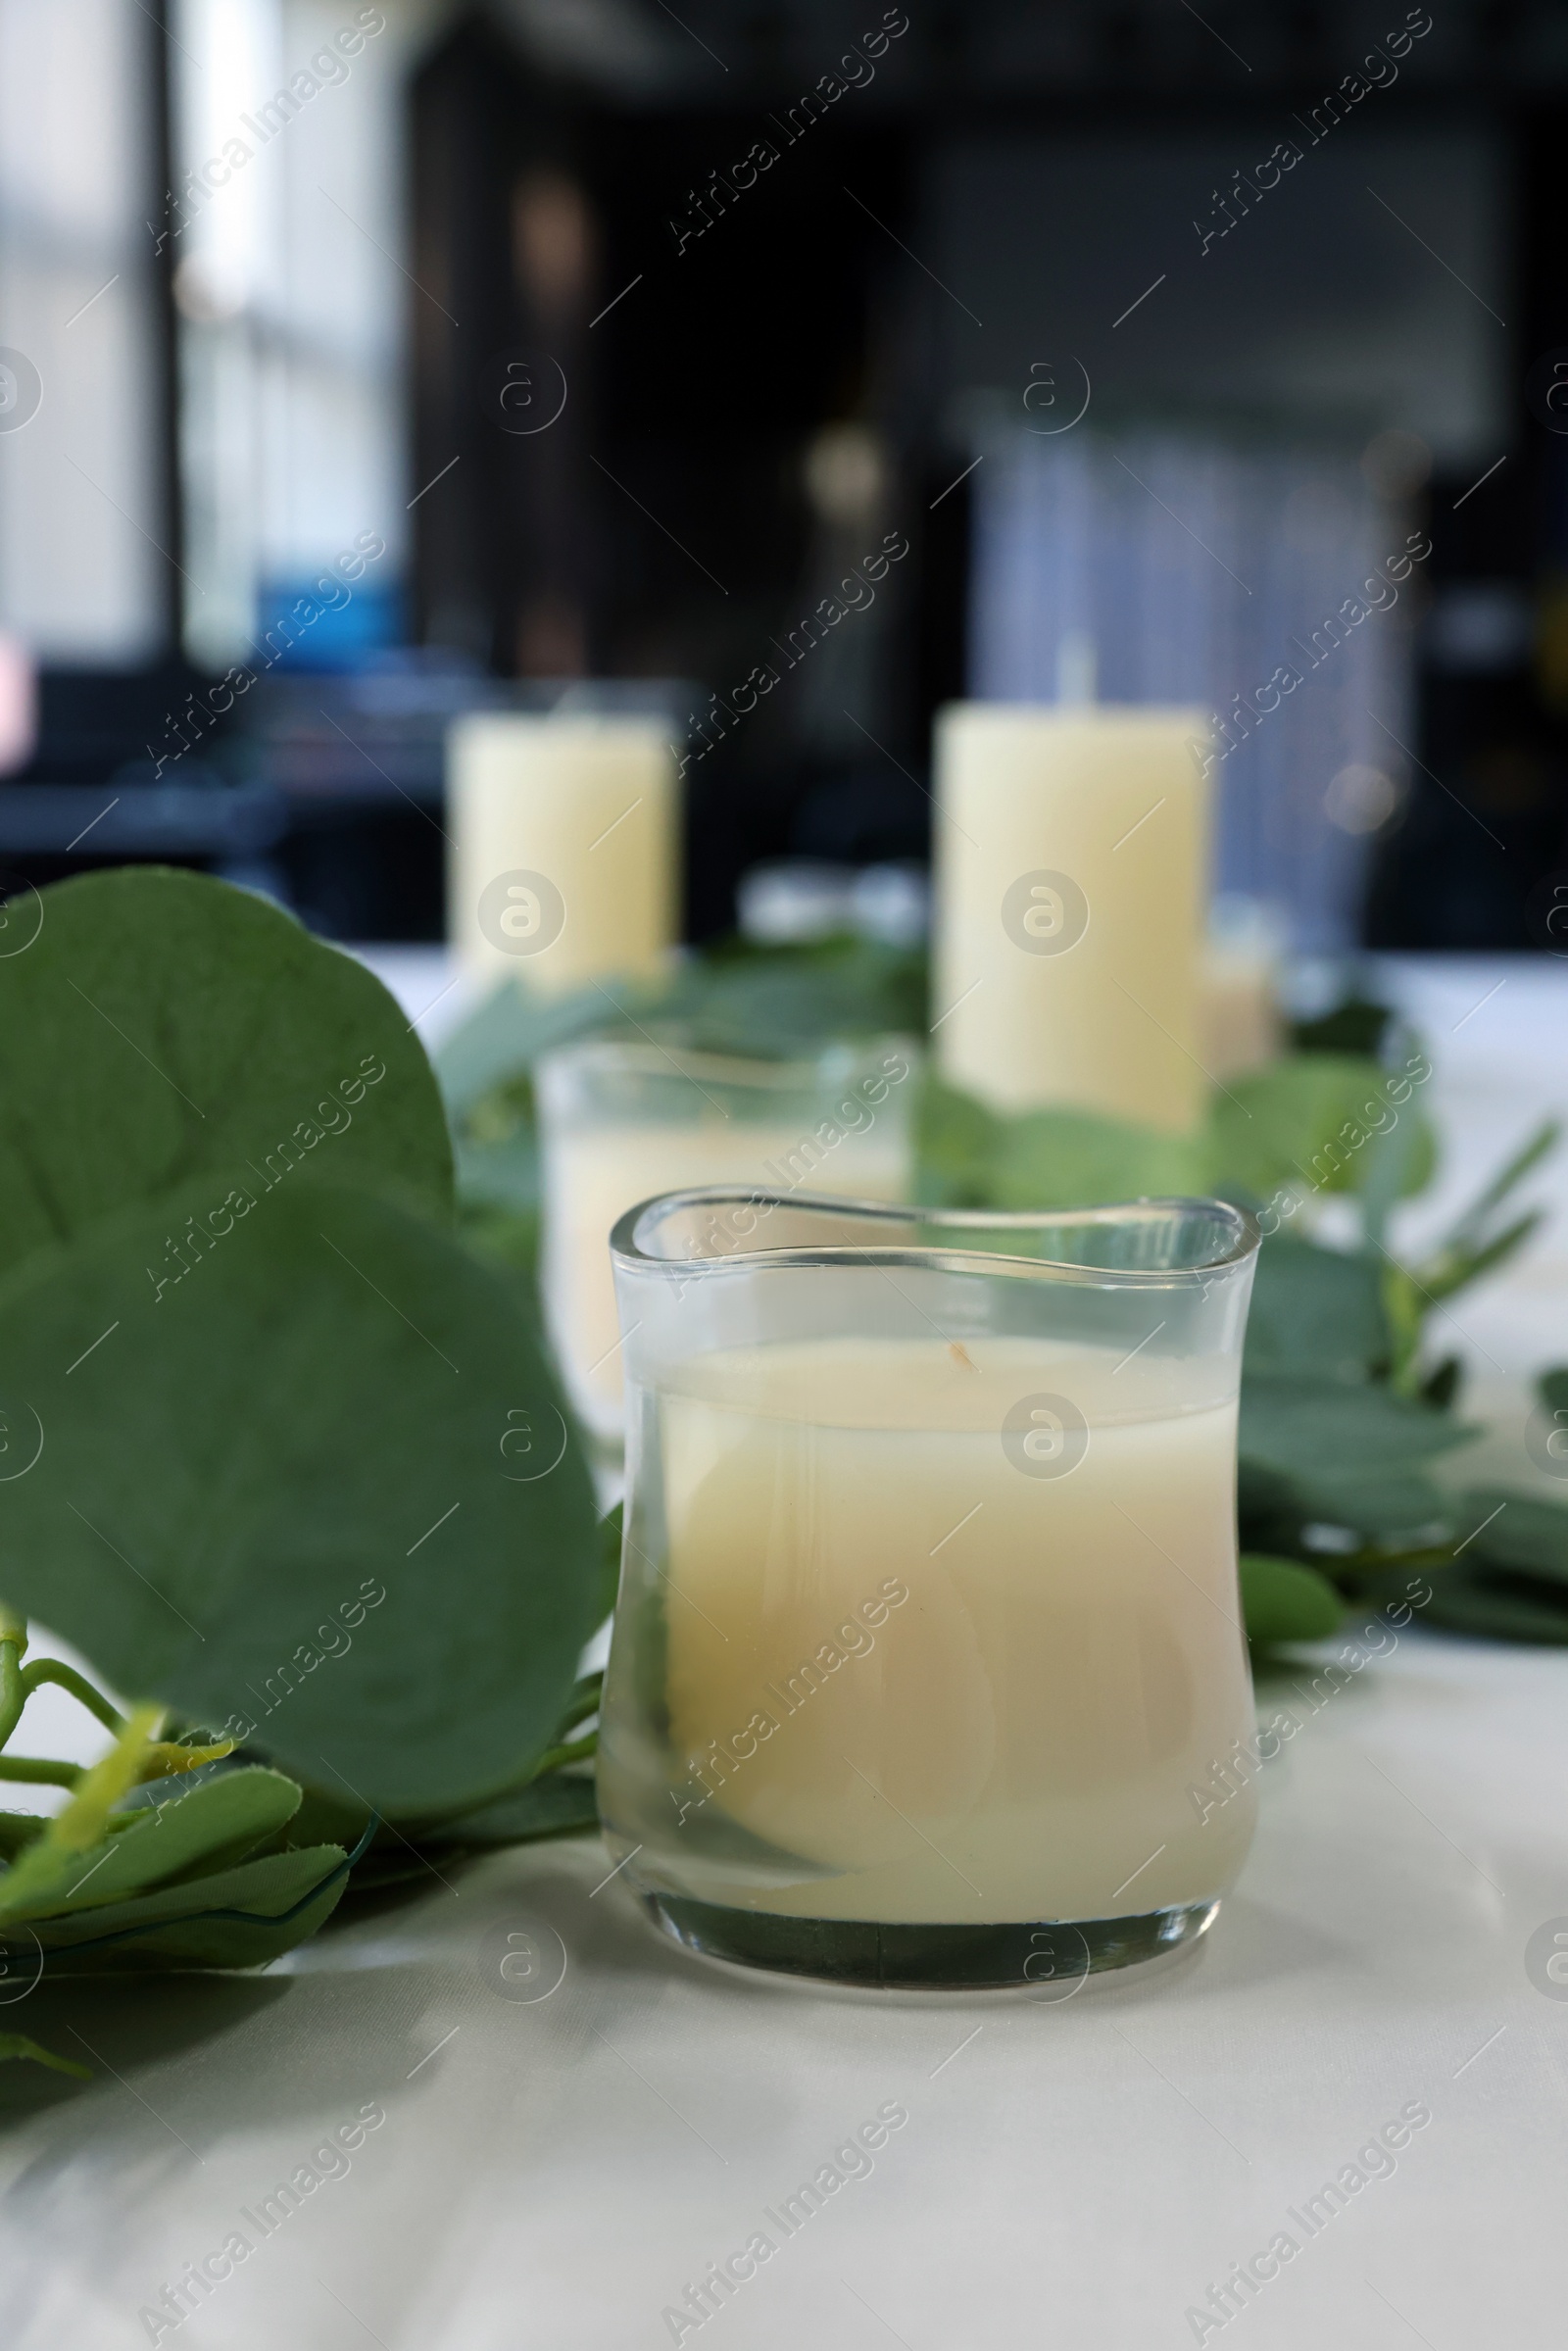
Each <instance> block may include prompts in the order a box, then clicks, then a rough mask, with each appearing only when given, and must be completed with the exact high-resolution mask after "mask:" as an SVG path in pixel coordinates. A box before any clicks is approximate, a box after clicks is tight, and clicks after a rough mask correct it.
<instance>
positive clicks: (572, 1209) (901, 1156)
mask: <svg viewBox="0 0 1568 2351" xmlns="http://www.w3.org/2000/svg"><path fill="white" fill-rule="evenodd" d="M694 1091H695V1089H694ZM862 1115H863V1112H862ZM814 1133H815V1130H814V1129H812V1128H810V1127H808V1128H807V1129H806V1130H805V1135H804V1137H803V1130H802V1127H801V1125H800V1124H799V1123H798V1122H797V1123H796V1124H794V1125H786V1124H784V1123H782V1122H772V1121H770V1122H763V1121H760V1120H759V1121H752V1120H745V1119H739V1118H729V1119H722V1118H719V1117H717V1116H714V1117H712V1118H711V1119H702V1120H698V1119H695V1118H694V1119H692V1120H691V1121H690V1122H689V1123H688V1124H676V1123H674V1122H672V1121H665V1122H662V1123H654V1122H651V1121H650V1122H648V1123H646V1124H643V1123H638V1124H631V1123H625V1124H616V1125H613V1126H579V1127H568V1126H555V1125H551V1124H550V1123H547V1125H546V1129H545V1146H544V1194H545V1213H544V1236H543V1242H544V1246H543V1250H542V1264H541V1269H540V1271H541V1288H542V1291H543V1295H544V1305H545V1316H546V1321H547V1323H548V1326H549V1330H550V1336H551V1339H552V1341H553V1343H554V1346H555V1349H556V1354H557V1357H558V1359H559V1361H560V1364H561V1369H562V1374H563V1376H564V1380H565V1383H566V1390H567V1394H568V1395H569V1396H570V1398H571V1402H572V1404H573V1406H574V1408H575V1410H576V1412H577V1414H578V1416H579V1418H580V1419H581V1420H583V1421H584V1422H585V1423H586V1425H587V1427H588V1428H589V1429H590V1430H591V1431H592V1432H593V1434H594V1435H595V1436H596V1437H600V1438H602V1439H604V1440H606V1441H607V1442H613V1440H614V1439H616V1438H618V1437H619V1436H620V1435H621V1433H622V1430H623V1427H624V1414H625V1407H624V1402H623V1397H622V1388H623V1381H622V1373H621V1357H620V1346H619V1339H620V1325H619V1322H618V1320H617V1318H616V1313H615V1285H614V1277H613V1270H612V1267H611V1261H610V1233H611V1228H612V1226H613V1225H614V1224H615V1223H616V1221H617V1220H618V1219H619V1218H620V1217H621V1216H623V1215H624V1214H625V1212H626V1210H627V1209H628V1208H634V1207H635V1206H636V1205H637V1202H638V1201H639V1200H654V1199H656V1198H657V1197H658V1195H659V1194H661V1193H662V1192H684V1191H691V1190H695V1189H696V1188H697V1187H698V1186H700V1185H708V1184H746V1185H749V1186H753V1187H755V1188H756V1189H757V1190H759V1191H763V1192H778V1191H788V1190H789V1189H790V1188H791V1187H792V1186H799V1188H800V1189H801V1190H803V1191H807V1192H835V1193H839V1194H842V1195H844V1196H845V1197H847V1198H850V1199H853V1200H903V1199H905V1198H906V1197H907V1192H908V1185H909V1147H908V1130H907V1121H906V1120H905V1118H904V1117H903V1116H902V1115H899V1114H898V1113H897V1112H895V1113H893V1114H890V1115H885V1116H883V1117H881V1118H878V1119H877V1120H876V1121H875V1122H874V1123H872V1124H869V1125H866V1126H864V1127H862V1128H860V1129H858V1130H856V1131H852V1132H849V1133H846V1134H844V1135H843V1137H842V1140H841V1141H840V1142H838V1143H836V1144H834V1145H833V1146H832V1147H831V1149H826V1148H822V1147H821V1146H818V1145H817V1144H816V1143H815V1141H814ZM803 1145H804V1146H805V1147H806V1148H804V1149H803ZM737 1246H739V1245H738V1244H737Z"/></svg>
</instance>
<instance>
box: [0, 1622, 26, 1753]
mask: <svg viewBox="0 0 1568 2351" xmlns="http://www.w3.org/2000/svg"><path fill="white" fill-rule="evenodd" d="M25 1638H26V1637H25V1635H24V1636H23V1639H24V1640H25ZM28 1694H29V1693H28V1689H27V1678H26V1675H25V1673H24V1671H23V1667H22V1643H21V1641H18V1640H17V1639H16V1638H15V1636H14V1635H11V1634H8V1635H7V1636H6V1638H5V1639H4V1640H0V1747H3V1746H4V1745H5V1744H6V1741H7V1740H8V1739H10V1737H11V1734H12V1732H13V1731H14V1730H15V1729H16V1727H17V1725H18V1723H19V1722H20V1721H21V1720H22V1709H23V1708H24V1706H25V1704H26V1703H27V1698H28Z"/></svg>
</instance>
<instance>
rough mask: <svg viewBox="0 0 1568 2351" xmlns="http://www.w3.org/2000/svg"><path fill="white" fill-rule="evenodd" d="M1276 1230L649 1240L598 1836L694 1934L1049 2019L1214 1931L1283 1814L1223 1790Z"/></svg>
mask: <svg viewBox="0 0 1568 2351" xmlns="http://www.w3.org/2000/svg"><path fill="white" fill-rule="evenodd" d="M1257 1239H1258V1236H1257V1230H1256V1227H1255V1225H1254V1224H1253V1223H1252V1221H1251V1220H1250V1218H1249V1217H1247V1216H1245V1215H1243V1214H1242V1213H1241V1212H1240V1211H1239V1210H1237V1209H1235V1208H1232V1207H1230V1206H1228V1205H1226V1204H1225V1203H1223V1202H1221V1201H1217V1200H1153V1201H1140V1202H1138V1203H1137V1204H1136V1205H1133V1206H1130V1207H1109V1208H1095V1209H1088V1210H1083V1211H1081V1212H1076V1213H1072V1214H1067V1215H1053V1216H1043V1215H1041V1216H1036V1215H1001V1214H992V1213H989V1212H982V1211H956V1210H955V1211H934V1210H933V1211H921V1210H918V1209H909V1208H905V1209H900V1208H897V1207H879V1206H877V1205H875V1204H874V1203H864V1204H859V1203H846V1202H843V1201H833V1200H826V1199H821V1198H805V1197H801V1196H796V1197H795V1198H793V1199H791V1198H788V1197H786V1196H783V1195H775V1196H772V1197H762V1196H759V1195H756V1194H747V1193H741V1192H738V1191H731V1190H727V1189H725V1190H711V1191H706V1192H689V1193H684V1194H676V1195H674V1196H672V1197H669V1198H666V1199H662V1200H653V1201H651V1202H649V1203H648V1204H647V1205H646V1206H644V1207H642V1208H640V1209H637V1210H635V1211H633V1212H631V1213H629V1214H627V1215H625V1216H623V1217H622V1218H621V1220H620V1222H619V1224H618V1225H617V1226H616V1228H615V1231H614V1235H613V1245H612V1249H613V1258H614V1267H615V1283H616V1290H617V1295H618V1300H619V1309H620V1318H621V1325H622V1329H623V1331H624V1333H625V1339H624V1345H623V1350H622V1351H623V1354H624V1358H625V1371H626V1397H627V1418H628V1430H627V1481H628V1484H627V1502H626V1533H625V1543H624V1548H623V1553H622V1565H621V1574H620V1590H619V1596H618V1599H617V1603H616V1609H615V1619H614V1630H613V1641H612V1648H611V1657H610V1666H609V1677H608V1682H607V1687H606V1692H605V1705H604V1713H603V1717H602V1723H601V1732H600V1756H599V1789H600V1809H601V1812H602V1815H603V1818H604V1822H605V1826H606V1831H607V1834H608V1836H609V1838H610V1841H611V1844H612V1845H613V1850H614V1858H615V1859H616V1861H617V1863H623V1864H624V1874H625V1877H626V1879H627V1880H628V1881H629V1882H630V1883H631V1884H632V1885H633V1886H635V1888H636V1889H637V1891H638V1892H639V1894H640V1896H641V1898H642V1900H643V1902H644V1903H645V1905H646V1906H647V1908H648V1909H649V1911H650V1912H651V1913H652V1915H653V1917H654V1918H655V1919H656V1920H657V1921H658V1923H659V1924H660V1925H661V1926H662V1928H663V1929H664V1930H665V1931H666V1932H668V1933H669V1934H670V1935H673V1936H675V1938H676V1939H677V1940H679V1941H681V1942H683V1943H685V1944H687V1945H689V1946H690V1947H691V1948H693V1949H695V1950H700V1951H704V1952H707V1953H709V1954H710V1955H711V1956H714V1957H719V1958H724V1959H729V1960H735V1961H740V1962H743V1963H749V1964H751V1965H753V1966H759V1967H766V1968H774V1969H781V1970H785V1971H787V1972H790V1973H793V1974H799V1975H809V1976H817V1977H825V1978H831V1979H834V1980H837V1981H841V1982H847V1983H857V1984H908V1985H938V1986H940V1985H954V1984H1020V1985H1033V1986H1035V1987H1036V1992H1037V1995H1038V1996H1041V1997H1048V1998H1055V1997H1061V1996H1063V1994H1064V1993H1065V1992H1067V1991H1071V1990H1072V1989H1075V1988H1076V1987H1077V1986H1078V1985H1079V1984H1081V1983H1082V1982H1083V1980H1084V1979H1085V1978H1086V1977H1087V1976H1088V1975H1089V1974H1090V1973H1091V1972H1094V1971H1098V1970H1101V1969H1107V1968H1116V1967H1124V1966H1127V1965H1129V1964H1132V1963H1135V1962H1139V1961H1143V1960H1147V1959H1151V1958H1153V1957H1156V1956H1158V1955H1159V1954H1161V1953H1164V1952H1168V1951H1170V1950H1172V1949H1173V1948H1175V1947H1176V1946H1178V1945H1180V1944H1182V1943H1185V1942H1189V1941H1191V1940H1192V1939H1193V1938H1194V1937H1196V1936H1198V1935H1201V1934H1202V1933H1203V1931H1204V1930H1205V1929H1206V1928H1207V1926H1208V1925H1209V1924H1210V1922H1211V1921H1212V1919H1213V1918H1214V1916H1215V1914H1216V1912H1217V1910H1218V1907H1219V1903H1220V1899H1221V1897H1222V1896H1223V1895H1224V1894H1225V1893H1226V1892H1227V1891H1228V1889H1229V1887H1230V1886H1231V1885H1232V1883H1233V1881H1234V1879H1235V1877H1236V1874H1237V1871H1238V1870H1239V1868H1240V1866H1241V1863H1242V1861H1243V1858H1244V1856H1245V1854H1246V1852H1247V1848H1248V1845H1249V1842H1250V1837H1251V1832H1252V1826H1253V1814H1254V1803H1253V1796H1252V1792H1251V1788H1250V1785H1248V1784H1247V1783H1245V1782H1243V1784H1242V1785H1241V1786H1239V1787H1238V1788H1237V1789H1236V1791H1235V1793H1234V1794H1232V1795H1230V1796H1229V1797H1227V1798H1226V1800H1225V1801H1224V1802H1222V1803H1221V1802H1216V1801H1215V1800H1214V1782H1215V1775H1216V1771H1217V1769H1218V1767H1219V1761H1220V1759H1221V1758H1222V1757H1224V1756H1226V1755H1227V1754H1229V1753H1230V1752H1232V1751H1233V1748H1234V1744H1235V1742H1236V1741H1237V1740H1246V1739H1248V1738H1249V1737H1250V1733H1251V1730H1252V1708H1251V1686H1250V1674H1249V1666H1248V1656H1247V1645H1246V1640H1245V1636H1244V1633H1243V1629H1242V1623H1241V1608H1240V1601H1239V1593H1238V1583H1237V1539H1236V1415H1237V1391H1238V1384H1239V1375H1240V1369H1241V1353H1242V1340H1243V1333H1244V1328H1245V1324H1246V1318H1247V1307H1248V1301H1249V1298H1250V1290H1251V1282H1252V1272H1253V1266H1254V1261H1255V1255H1256V1249H1257ZM1221 1785H1226V1784H1225V1783H1221Z"/></svg>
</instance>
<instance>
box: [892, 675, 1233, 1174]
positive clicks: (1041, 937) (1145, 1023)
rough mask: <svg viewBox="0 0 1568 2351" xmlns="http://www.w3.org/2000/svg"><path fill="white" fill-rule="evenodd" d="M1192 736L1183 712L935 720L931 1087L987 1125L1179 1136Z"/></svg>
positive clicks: (1195, 919) (1191, 879) (1197, 785)
mask: <svg viewBox="0 0 1568 2351" xmlns="http://www.w3.org/2000/svg"><path fill="white" fill-rule="evenodd" d="M1206 726H1207V722H1206V720H1205V718H1204V716H1203V714H1202V712H1201V711H1200V710H1155V709H1137V710H1117V709H1112V708H1110V707H1108V706H1100V707H1098V708H1091V709H1083V708H1078V709H1062V708H1050V707H1034V706H1030V705H1019V704H1005V703H956V704H953V705H951V706H950V707H949V708H948V709H947V710H944V711H942V712H941V713H940V715H939V717H938V720H937V737H936V772H937V802H938V809H939V813H940V819H941V821H940V824H939V827H938V840H937V865H938V882H937V918H936V943H935V956H934V961H933V990H934V998H935V1001H934V1003H933V1005H932V1020H933V1027H934V1033H935V1036H936V1041H937V1050H938V1056H939V1062H940V1066H941V1070H942V1074H943V1075H944V1077H946V1078H947V1079H948V1081H949V1082H950V1083H951V1084H953V1085H955V1086H960V1087H962V1088H963V1089H964V1090H965V1091H966V1092H967V1093H970V1094H974V1095H978V1096H979V1097H980V1099H981V1100H982V1101H984V1102H989V1103H991V1104H992V1105H993V1106H994V1107H996V1108H998V1109H1003V1110H1032V1109H1040V1108H1043V1107H1046V1106H1048V1105H1059V1106H1061V1107H1063V1108H1072V1109H1080V1110H1090V1111H1097V1112H1099V1113H1101V1114H1102V1115H1103V1116H1106V1117H1112V1118H1121V1119H1127V1120H1130V1121H1133V1122H1135V1123H1137V1124H1139V1125H1143V1126H1152V1127H1160V1128H1163V1129H1165V1130H1166V1131H1167V1132H1171V1133H1183V1132H1186V1131H1188V1130H1190V1129H1191V1128H1193V1127H1194V1126H1196V1125H1197V1123H1198V1121H1199V1119H1200V1118H1201V1115H1202V1111H1203V1106H1204V1102H1205V1100H1206V1098H1207V1092H1208V1082H1209V1081H1208V1077H1207V1075H1206V1073H1205V1071H1204V1068H1203V1066H1202V1056H1203V1045H1202V1031H1201V981H1200V972H1201V955H1202V948H1203V934H1204V919H1205V908H1206V905H1207V858H1208V798H1209V794H1208V785H1207V782H1206V780H1205V778H1204V775H1203V773H1202V768H1203V764H1204V754H1205V749H1206Z"/></svg>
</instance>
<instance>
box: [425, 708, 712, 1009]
mask: <svg viewBox="0 0 1568 2351" xmlns="http://www.w3.org/2000/svg"><path fill="white" fill-rule="evenodd" d="M447 810H448V830H449V832H450V834H451V838H452V857H451V861H450V874H449V882H450V902H451V903H450V924H449V927H450V931H451V936H452V940H453V943H454V945H455V946H456V948H457V950H458V953H459V955H461V956H462V957H463V960H464V962H465V963H466V965H467V966H468V968H469V969H470V970H472V971H476V972H478V973H479V974H481V975H482V976H483V977H485V978H487V979H497V978H500V977H501V976H502V975H503V974H505V973H507V972H513V973H515V974H516V975H517V976H518V977H519V978H521V979H522V980H524V981H525V982H526V983H527V984H528V985H529V986H530V987H538V988H543V989H545V990H548V991H550V992H552V993H555V992H559V991H561V990H563V989H566V988H578V987H581V986H583V985H584V984H585V983H586V982H587V981H590V980H595V979H603V978H606V977H608V976H609V975H610V974H611V973H613V972H647V971H652V970H654V969H656V968H657V967H658V965H659V963H660V962H661V960H662V957H663V956H664V955H665V954H666V953H667V952H668V950H669V948H670V947H671V946H672V945H673V943H674V939H675V933H676V907H677V899H678V892H679V877H678V873H677V797H676V783H675V761H674V755H673V752H672V750H671V748H670V744H669V741H668V737H667V735H666V733H665V730H664V729H663V728H662V726H660V725H659V724H658V723H657V722H656V721H654V720H652V719H642V718H539V717H526V716H520V715H517V714H515V713H511V712H497V711H483V712H477V713H473V714H470V715H469V716H467V717H464V718H460V719H459V720H458V721H457V723H456V724H455V725H454V726H453V728H452V730H451V733H450V735H449V738H448V756H447Z"/></svg>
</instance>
